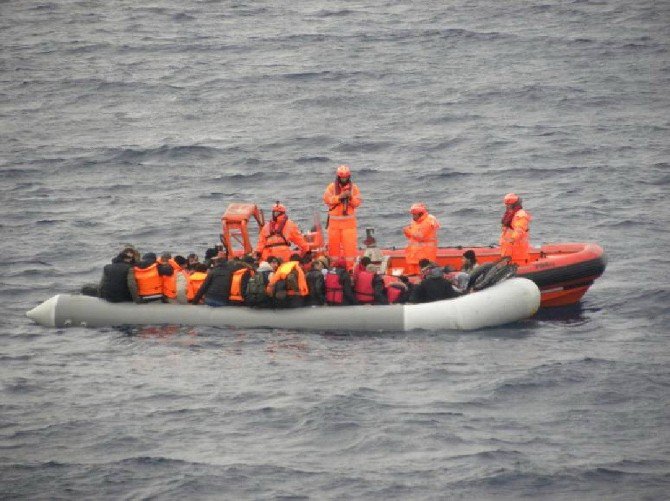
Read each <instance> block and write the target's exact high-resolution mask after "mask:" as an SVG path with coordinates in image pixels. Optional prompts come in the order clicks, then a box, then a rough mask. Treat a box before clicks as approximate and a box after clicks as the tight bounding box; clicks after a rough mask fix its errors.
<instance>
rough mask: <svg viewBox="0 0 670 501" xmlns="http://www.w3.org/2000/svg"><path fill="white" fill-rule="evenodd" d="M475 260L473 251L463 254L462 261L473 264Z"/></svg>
mask: <svg viewBox="0 0 670 501" xmlns="http://www.w3.org/2000/svg"><path fill="white" fill-rule="evenodd" d="M476 260H477V258H476V256H475V251H473V250H472V249H468V250H466V251H465V252H464V253H463V261H467V262H468V263H470V264H474V263H475V261H476Z"/></svg>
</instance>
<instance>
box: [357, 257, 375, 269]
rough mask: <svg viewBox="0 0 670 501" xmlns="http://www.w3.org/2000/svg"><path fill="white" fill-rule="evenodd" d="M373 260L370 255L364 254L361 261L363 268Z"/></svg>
mask: <svg viewBox="0 0 670 501" xmlns="http://www.w3.org/2000/svg"><path fill="white" fill-rule="evenodd" d="M371 262H372V260H371V259H370V256H363V257H362V258H361V260H360V261H359V263H360V265H361V268H365V267H367V265H369V264H370V263H371Z"/></svg>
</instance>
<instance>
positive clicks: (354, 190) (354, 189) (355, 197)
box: [349, 183, 363, 208]
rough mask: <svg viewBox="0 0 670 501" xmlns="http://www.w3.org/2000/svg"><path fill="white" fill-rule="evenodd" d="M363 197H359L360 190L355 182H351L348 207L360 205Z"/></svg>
mask: <svg viewBox="0 0 670 501" xmlns="http://www.w3.org/2000/svg"><path fill="white" fill-rule="evenodd" d="M361 202H363V199H362V198H361V190H359V189H358V186H356V184H354V183H352V185H351V197H350V198H349V207H353V208H356V207H358V206H359V205H361Z"/></svg>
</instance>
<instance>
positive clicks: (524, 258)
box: [500, 209, 533, 264]
mask: <svg viewBox="0 0 670 501" xmlns="http://www.w3.org/2000/svg"><path fill="white" fill-rule="evenodd" d="M532 219H533V218H532V217H531V215H530V214H529V213H528V212H526V211H525V210H523V209H519V210H517V211H516V213H515V214H514V216H513V217H512V221H511V223H510V224H509V226H506V225H503V227H502V232H501V233H500V257H507V256H509V257H511V258H512V261H513V262H514V263H517V264H524V263H526V262H528V230H529V226H530V221H531V220H532Z"/></svg>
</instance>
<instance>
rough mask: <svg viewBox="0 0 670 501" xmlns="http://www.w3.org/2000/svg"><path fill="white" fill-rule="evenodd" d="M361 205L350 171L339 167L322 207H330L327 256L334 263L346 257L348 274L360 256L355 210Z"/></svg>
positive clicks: (344, 167) (341, 166) (325, 194)
mask: <svg viewBox="0 0 670 501" xmlns="http://www.w3.org/2000/svg"><path fill="white" fill-rule="evenodd" d="M361 201H362V200H361V194H360V190H359V189H358V186H356V185H355V184H354V183H352V182H351V169H350V168H349V166H348V165H340V166H339V167H338V168H337V174H336V177H335V181H334V182H332V183H330V184H329V185H328V187H327V188H326V191H325V193H324V194H323V203H325V204H326V205H327V206H328V223H327V226H328V256H329V257H330V258H331V259H332V258H338V257H344V259H345V260H346V263H347V269H349V270H351V269H352V268H353V265H354V261H355V259H356V256H357V254H358V245H357V241H358V235H357V232H356V208H357V207H359V206H360V205H361Z"/></svg>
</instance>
